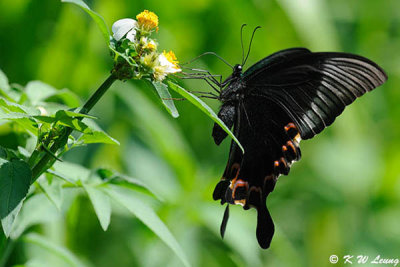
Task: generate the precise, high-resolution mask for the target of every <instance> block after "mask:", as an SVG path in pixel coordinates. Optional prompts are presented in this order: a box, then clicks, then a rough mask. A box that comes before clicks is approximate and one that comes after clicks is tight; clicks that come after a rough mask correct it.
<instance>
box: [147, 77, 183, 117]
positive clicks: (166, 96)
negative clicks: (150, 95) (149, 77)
mask: <svg viewBox="0 0 400 267" xmlns="http://www.w3.org/2000/svg"><path fill="white" fill-rule="evenodd" d="M152 85H153V86H154V88H155V89H156V91H157V93H158V95H159V96H160V99H161V101H162V103H163V104H164V107H165V108H166V109H167V111H168V112H169V114H171V116H172V117H174V118H177V117H179V113H178V110H176V107H175V104H174V101H173V100H172V99H171V98H172V97H171V94H170V93H169V91H168V86H167V85H166V84H164V83H162V82H155V81H153V82H152Z"/></svg>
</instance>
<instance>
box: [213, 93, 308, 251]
mask: <svg viewBox="0 0 400 267" xmlns="http://www.w3.org/2000/svg"><path fill="white" fill-rule="evenodd" d="M237 113H238V114H237V117H236V122H235V134H236V136H237V137H238V139H239V141H240V143H241V144H242V145H243V146H244V147H245V149H246V153H245V154H242V151H241V150H240V148H239V147H238V146H237V145H236V143H235V142H232V143H231V151H230V157H229V160H228V164H227V166H226V169H225V172H224V175H223V178H222V179H221V181H220V182H219V184H218V185H217V186H216V189H215V190H214V199H221V203H225V202H228V204H239V205H242V206H243V207H244V208H245V209H248V208H250V207H254V208H256V209H257V212H258V215H257V218H258V219H257V222H258V223H257V239H258V242H259V244H260V246H261V247H263V248H266V247H269V244H270V242H271V239H272V236H273V233H274V225H273V221H272V218H271V216H270V213H269V211H268V209H267V207H266V198H267V196H268V194H269V193H270V192H272V191H273V189H274V187H275V183H276V180H277V178H278V176H279V175H280V174H287V173H288V171H289V169H290V165H291V163H292V161H294V160H297V159H299V157H300V150H299V148H298V140H296V139H295V137H296V136H297V133H298V131H297V130H296V129H297V128H296V127H295V126H294V124H293V123H292V122H291V120H290V118H289V116H288V115H287V114H286V113H285V111H284V110H283V109H282V108H281V107H280V106H279V105H277V104H275V103H274V102H273V101H271V100H268V99H265V98H258V97H248V98H245V99H244V100H243V101H242V102H241V103H240V104H239V108H238V111H237ZM288 125H289V126H288ZM290 125H293V128H291V127H290ZM275 163H278V165H277V166H275ZM226 221H227V218H226V217H225V216H224V220H223V226H224V227H223V228H224V229H225V226H226ZM221 229H222V227H221Z"/></svg>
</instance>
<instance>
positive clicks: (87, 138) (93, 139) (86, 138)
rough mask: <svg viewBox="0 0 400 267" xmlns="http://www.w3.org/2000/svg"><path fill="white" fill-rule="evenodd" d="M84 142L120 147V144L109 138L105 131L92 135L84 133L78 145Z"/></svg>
mask: <svg viewBox="0 0 400 267" xmlns="http://www.w3.org/2000/svg"><path fill="white" fill-rule="evenodd" d="M79 142H82V143H83V144H93V143H102V144H109V145H119V142H118V141H117V140H115V139H114V138H112V137H111V136H109V135H108V134H107V133H105V132H103V131H93V132H90V133H84V134H83V135H81V136H80V137H79V139H78V143H79Z"/></svg>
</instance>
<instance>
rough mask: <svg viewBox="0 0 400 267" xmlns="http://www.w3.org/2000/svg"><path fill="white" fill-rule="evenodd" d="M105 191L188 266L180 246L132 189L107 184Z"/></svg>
mask: <svg viewBox="0 0 400 267" xmlns="http://www.w3.org/2000/svg"><path fill="white" fill-rule="evenodd" d="M104 190H105V192H106V193H107V194H108V195H109V196H110V197H111V198H112V199H114V200H115V201H117V202H118V203H119V204H121V205H122V206H124V207H125V208H127V209H128V210H129V211H130V212H131V213H132V214H133V215H135V216H136V217H137V218H138V219H139V220H141V221H142V222H143V223H144V224H145V225H147V227H149V228H150V229H151V230H152V231H153V232H154V233H155V234H156V235H157V236H158V237H159V238H160V239H161V240H162V241H164V242H165V244H167V246H169V247H170V248H171V249H172V251H174V252H175V254H176V255H177V256H178V258H179V259H180V260H181V261H182V263H183V264H184V265H185V266H190V264H189V262H188V260H187V258H186V255H185V254H184V252H183V250H182V248H181V247H180V245H179V244H178V242H177V241H176V239H175V237H174V236H173V235H172V234H171V232H170V231H169V229H168V228H167V226H166V225H165V224H164V223H163V222H162V221H161V219H160V218H159V217H158V216H157V214H156V213H155V212H154V210H153V209H152V208H151V207H149V206H147V205H146V203H143V202H142V201H141V200H140V199H139V198H137V197H136V196H135V194H134V193H133V192H134V191H131V190H128V189H125V188H121V187H119V186H113V185H108V186H107V187H104Z"/></svg>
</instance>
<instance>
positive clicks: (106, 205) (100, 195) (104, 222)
mask: <svg viewBox="0 0 400 267" xmlns="http://www.w3.org/2000/svg"><path fill="white" fill-rule="evenodd" d="M83 188H84V189H85V190H86V192H87V194H88V196H89V199H90V201H91V202H92V205H93V208H94V211H95V212H96V215H97V218H98V219H99V221H100V225H101V228H103V230H104V231H106V230H107V228H108V225H109V224H110V218H111V204H110V199H109V197H108V195H106V194H105V193H104V192H103V191H101V190H100V188H99V187H98V186H93V185H90V184H85V183H83Z"/></svg>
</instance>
